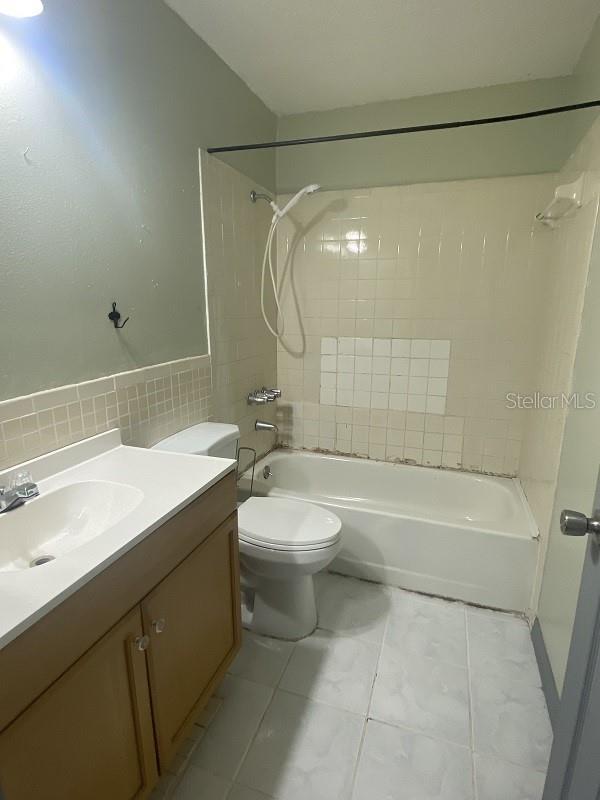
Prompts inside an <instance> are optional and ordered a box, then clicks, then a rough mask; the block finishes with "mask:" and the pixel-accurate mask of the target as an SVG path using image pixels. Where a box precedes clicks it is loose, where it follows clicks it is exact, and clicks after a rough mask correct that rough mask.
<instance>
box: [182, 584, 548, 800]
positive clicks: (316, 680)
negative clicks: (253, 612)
mask: <svg viewBox="0 0 600 800" xmlns="http://www.w3.org/2000/svg"><path fill="white" fill-rule="evenodd" d="M317 596H318V606H319V626H320V627H319V629H318V630H317V631H316V632H315V634H314V635H313V636H311V637H309V638H308V639H306V640H304V641H302V642H299V643H297V644H292V643H288V642H279V641H275V640H270V639H266V638H262V637H258V636H253V635H250V634H247V633H246V634H245V638H244V645H243V649H242V651H241V653H240V655H239V656H238V658H237V660H236V661H235V663H234V664H233V666H232V668H231V671H230V674H229V675H228V676H227V677H226V679H225V681H224V682H223V684H222V685H221V687H220V689H219V691H218V693H217V694H218V698H216V699H215V700H214V701H213V703H212V711H211V709H209V710H208V711H207V715H208V717H210V715H211V713H212V714H214V716H213V718H212V720H211V719H210V718H206V719H204V721H202V720H201V721H200V724H201V725H203V726H204V727H201V728H197V730H196V734H195V737H194V738H195V741H194V742H191V743H190V747H189V749H190V750H191V755H189V759H188V762H187V766H186V768H185V770H184V771H183V775H182V777H181V780H180V782H179V784H178V785H177V787H176V789H175V792H174V797H175V798H176V800H270V799H271V798H276V800H540V798H541V796H542V789H543V784H544V772H545V769H546V765H547V761H548V756H549V751H550V744H551V728H550V723H549V719H548V713H547V710H546V706H545V703H544V697H543V694H542V691H541V689H540V680H539V674H538V670H537V665H536V661H535V656H534V653H533V648H532V645H531V639H530V637H529V631H528V628H527V625H526V623H525V622H524V621H523V620H520V619H518V618H516V617H513V616H510V615H507V614H499V613H496V612H491V611H485V610H478V609H473V608H469V607H466V606H464V605H462V604H459V603H450V602H445V601H442V600H436V599H429V598H425V597H422V596H419V595H415V594H411V593H409V592H404V591H401V590H398V589H392V588H390V587H384V586H379V585H376V584H370V583H365V582H361V581H357V580H354V579H352V578H344V577H341V576H338V575H331V574H323V575H320V576H318V578H317ZM192 748H193V749H192Z"/></svg>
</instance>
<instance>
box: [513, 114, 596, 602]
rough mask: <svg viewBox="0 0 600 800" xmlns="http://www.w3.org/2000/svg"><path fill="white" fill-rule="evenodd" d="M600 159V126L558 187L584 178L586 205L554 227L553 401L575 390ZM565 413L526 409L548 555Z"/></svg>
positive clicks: (532, 492) (546, 365) (549, 350)
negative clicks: (575, 370)
mask: <svg viewBox="0 0 600 800" xmlns="http://www.w3.org/2000/svg"><path fill="white" fill-rule="evenodd" d="M594 151H595V153H594ZM599 154H600V124H599V123H596V125H595V126H594V128H592V130H591V131H590V133H589V134H588V135H587V136H586V137H585V139H584V140H583V142H582V143H581V145H580V147H579V148H578V150H577V151H576V153H574V154H573V156H572V157H571V158H570V159H569V160H568V162H567V164H566V165H565V167H564V169H563V170H562V172H561V173H559V174H558V176H557V179H556V180H557V184H560V183H569V182H571V181H572V180H575V179H576V178H578V177H579V176H580V175H581V174H582V173H583V175H584V192H583V204H584V205H583V208H581V209H580V210H579V211H578V212H577V213H576V214H574V215H573V216H572V217H570V218H566V219H564V220H562V221H561V222H560V224H559V226H558V227H557V228H556V230H555V232H554V237H553V238H554V239H555V250H556V252H555V257H554V258H553V259H552V260H551V261H550V262H549V263H548V276H547V279H548V286H549V291H548V293H547V294H546V302H545V304H544V306H545V307H544V315H543V321H542V324H541V327H540V330H541V331H542V332H543V336H541V337H540V348H539V359H538V363H537V368H536V373H535V386H536V389H537V391H539V392H540V394H541V395H548V396H550V397H560V395H561V393H565V394H568V393H569V392H570V391H572V380H573V367H574V362H575V352H576V348H577V341H578V336H579V333H580V330H581V314H582V310H583V302H584V297H585V292H586V281H587V277H588V271H589V266H590V255H591V247H592V240H593V236H594V230H595V228H596V224H597V215H598V191H599V187H600V172H599V170H598V155H599ZM594 163H595V165H596V166H595V168H594ZM582 399H583V398H582ZM567 413H568V411H567V409H566V408H562V407H561V405H560V404H556V407H555V408H548V409H530V410H527V411H525V415H524V416H525V428H524V430H525V436H524V440H523V447H522V455H521V465H520V469H519V476H520V478H521V481H522V484H523V489H524V490H525V494H526V495H527V499H528V500H529V504H530V506H531V510H532V511H533V514H534V516H535V518H536V521H537V524H538V527H539V529H540V532H541V533H542V548H543V549H544V551H545V544H546V541H547V532H548V527H549V524H550V517H551V515H552V504H553V502H554V493H555V490H556V479H557V473H558V465H559V459H560V452H561V446H562V440H563V432H564V426H565V420H566V416H567ZM583 413H585V412H583ZM541 564H542V565H543V560H542V562H541ZM539 577H541V576H539ZM538 583H539V581H538ZM538 589H539V585H538Z"/></svg>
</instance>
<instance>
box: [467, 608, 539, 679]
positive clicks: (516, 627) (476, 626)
mask: <svg viewBox="0 0 600 800" xmlns="http://www.w3.org/2000/svg"><path fill="white" fill-rule="evenodd" d="M467 636H468V641H469V660H470V665H471V669H472V670H473V672H479V673H481V674H483V675H491V676H497V677H505V678H507V679H512V680H518V681H525V682H526V683H531V684H533V685H534V686H541V681H540V673H539V670H538V666H537V661H536V658H535V652H534V650H533V644H532V641H531V634H530V632H529V626H528V625H527V623H526V622H525V620H523V619H519V618H518V617H511V616H510V615H508V614H495V613H493V612H488V611H479V610H475V611H472V610H469V611H467Z"/></svg>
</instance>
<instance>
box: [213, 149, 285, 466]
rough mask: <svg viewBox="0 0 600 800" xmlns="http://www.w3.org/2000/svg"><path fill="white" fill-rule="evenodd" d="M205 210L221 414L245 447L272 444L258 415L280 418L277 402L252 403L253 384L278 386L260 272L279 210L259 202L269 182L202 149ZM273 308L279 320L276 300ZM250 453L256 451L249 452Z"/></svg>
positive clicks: (270, 307) (215, 375)
mask: <svg viewBox="0 0 600 800" xmlns="http://www.w3.org/2000/svg"><path fill="white" fill-rule="evenodd" d="M200 158H201V181H202V197H203V202H202V208H203V220H204V241H205V253H206V259H205V268H206V280H207V287H208V312H209V313H208V315H209V320H210V332H209V335H210V345H211V353H212V367H213V409H214V419H215V420H216V421H220V422H233V423H235V424H236V425H238V426H239V428H240V433H241V441H240V443H241V445H243V446H247V447H254V448H255V449H256V450H257V451H258V452H259V453H264V452H266V451H267V450H269V449H270V448H271V447H272V446H273V443H274V439H275V437H274V435H272V434H269V433H263V432H261V433H257V432H256V431H255V430H254V423H255V421H256V419H257V418H258V419H264V420H267V421H269V422H275V415H276V408H275V403H269V404H267V405H265V406H249V405H248V404H247V402H246V397H247V395H248V393H249V392H250V391H252V390H253V389H260V388H261V387H262V386H276V385H277V351H276V345H275V339H274V338H273V336H272V335H271V334H270V333H269V331H268V330H267V328H266V326H265V323H264V321H263V319H262V316H261V312H260V270H261V265H262V257H263V252H264V247H265V242H266V239H267V234H268V231H269V224H270V221H271V216H272V211H271V209H270V207H269V206H268V205H267V204H266V203H264V202H259V203H252V202H251V201H250V192H251V190H252V189H256V190H257V191H260V192H264V191H266V190H265V189H264V188H262V187H261V186H259V185H258V184H256V183H255V182H253V181H252V180H251V179H250V178H248V177H246V176H245V175H243V174H242V173H241V172H238V171H237V170H235V169H233V168H232V167H230V166H228V165H227V164H223V163H222V162H221V161H218V160H217V159H215V158H214V157H213V156H209V155H207V154H206V153H205V152H201V155H200ZM267 311H268V313H269V314H270V315H271V318H273V313H274V309H273V301H272V298H271V297H269V299H268V301H267ZM245 455H248V454H245Z"/></svg>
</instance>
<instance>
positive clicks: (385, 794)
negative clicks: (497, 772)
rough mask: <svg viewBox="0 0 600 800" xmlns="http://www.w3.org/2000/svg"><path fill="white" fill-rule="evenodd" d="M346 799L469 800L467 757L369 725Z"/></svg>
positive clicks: (438, 743) (418, 736) (446, 747)
mask: <svg viewBox="0 0 600 800" xmlns="http://www.w3.org/2000/svg"><path fill="white" fill-rule="evenodd" d="M352 797H353V800H472V798H473V780H472V766H471V753H470V751H469V750H468V749H467V748H466V747H459V746H458V745H454V744H450V743H447V742H442V741H439V740H436V739H432V738H430V737H428V736H423V735H421V734H418V733H413V732H411V731H406V730H403V729H402V728H395V727H392V726H390V725H385V724H383V723H380V722H375V721H372V720H369V722H368V723H367V730H366V734H365V740H364V742H363V746H362V752H361V756H360V761H359V765H358V771H357V775H356V786H355V790H354V794H353V796H352ZM504 800H508V798H504ZM511 800H512V798H511Z"/></svg>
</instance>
